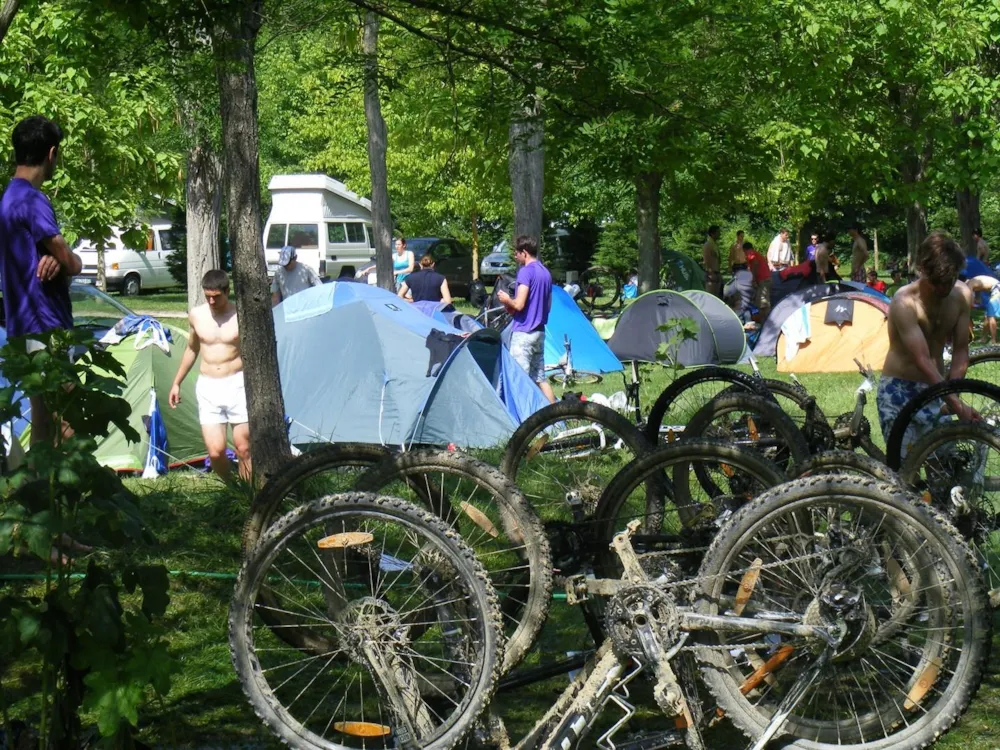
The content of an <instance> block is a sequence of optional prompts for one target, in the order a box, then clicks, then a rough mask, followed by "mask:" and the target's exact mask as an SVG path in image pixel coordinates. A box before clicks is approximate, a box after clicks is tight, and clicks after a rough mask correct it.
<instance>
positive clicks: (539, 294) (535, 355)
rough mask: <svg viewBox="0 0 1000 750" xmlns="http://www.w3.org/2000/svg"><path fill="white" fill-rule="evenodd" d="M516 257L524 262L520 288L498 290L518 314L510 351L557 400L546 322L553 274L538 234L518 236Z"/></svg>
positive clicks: (552, 399) (549, 396) (504, 302)
mask: <svg viewBox="0 0 1000 750" xmlns="http://www.w3.org/2000/svg"><path fill="white" fill-rule="evenodd" d="M514 259H515V260H516V261H517V264H518V265H519V266H520V268H519V269H518V271H517V290H516V291H515V292H514V296H513V297H511V296H510V295H509V294H507V293H506V292H504V291H500V292H499V293H498V294H497V299H498V300H499V301H500V304H501V305H503V306H504V307H505V308H507V312H509V313H510V314H511V315H512V316H513V317H514V323H513V325H512V326H511V337H510V353H511V356H512V357H514V361H515V362H517V363H518V364H519V365H520V366H521V368H522V369H523V370H524V371H525V372H526V373H528V375H530V376H531V379H532V380H534V381H535V382H536V383H538V387H539V388H541V389H542V393H544V394H545V398H547V399H548V400H549V402H550V403H553V404H554V403H555V401H556V396H555V394H554V393H553V392H552V386H550V385H549V381H548V380H547V379H546V377H545V324H546V323H548V322H549V309H550V308H551V307H552V274H550V273H549V269H547V268H546V267H545V266H543V265H542V263H541V261H540V260H538V243H537V242H536V241H535V238H534V237H528V236H526V235H521V236H520V237H518V238H517V239H516V240H514Z"/></svg>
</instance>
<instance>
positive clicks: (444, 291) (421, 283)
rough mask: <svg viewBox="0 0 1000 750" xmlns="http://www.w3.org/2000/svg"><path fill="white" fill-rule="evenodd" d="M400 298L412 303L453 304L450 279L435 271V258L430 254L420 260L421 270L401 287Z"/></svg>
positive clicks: (407, 278)
mask: <svg viewBox="0 0 1000 750" xmlns="http://www.w3.org/2000/svg"><path fill="white" fill-rule="evenodd" d="M398 294H399V296H400V297H402V298H403V299H405V300H408V301H410V302H444V303H445V304H446V305H450V304H451V290H450V289H448V279H446V278H445V277H444V276H443V275H441V274H439V273H438V272H437V271H435V270H434V258H433V256H431V255H430V254H429V253H428V254H427V255H424V256H423V257H422V258H421V259H420V268H419V270H417V271H414V272H413V273H411V274H410V275H409V276H407V277H406V280H405V281H404V282H402V283H401V284H400V285H399V292H398Z"/></svg>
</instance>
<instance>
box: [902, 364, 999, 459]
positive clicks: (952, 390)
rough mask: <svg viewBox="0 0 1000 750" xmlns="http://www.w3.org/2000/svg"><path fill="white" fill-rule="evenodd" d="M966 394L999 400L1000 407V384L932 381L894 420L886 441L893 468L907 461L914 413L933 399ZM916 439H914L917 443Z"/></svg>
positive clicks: (976, 381) (997, 404)
mask: <svg viewBox="0 0 1000 750" xmlns="http://www.w3.org/2000/svg"><path fill="white" fill-rule="evenodd" d="M962 394H966V395H972V396H980V397H983V398H985V399H987V400H989V401H992V402H994V403H995V404H996V408H997V409H998V410H1000V387H998V386H995V385H993V384H992V383H986V382H984V381H982V380H946V381H945V382H943V383H938V384H937V385H932V386H930V387H929V388H926V389H924V390H923V391H921V392H920V393H918V394H917V395H916V396H914V397H913V398H911V399H910V400H909V401H908V402H907V403H906V406H904V407H903V408H902V409H901V410H900V411H899V414H897V415H896V418H895V419H894V420H893V422H892V429H891V430H890V431H889V436H888V437H887V438H886V441H885V462H886V465H887V466H888V467H889V468H890V469H892V470H893V471H898V470H899V467H900V466H901V465H902V463H903V456H902V453H903V440H904V439H905V437H906V430H907V429H908V428H909V426H910V422H911V421H912V420H913V416H914V414H916V413H917V412H918V411H919V410H920V409H922V408H924V407H925V406H927V405H928V404H930V403H931V402H933V401H937V400H938V399H941V398H944V397H945V396H959V397H961V395H962ZM915 442H916V440H914V443H915Z"/></svg>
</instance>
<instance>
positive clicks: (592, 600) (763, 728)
mask: <svg viewBox="0 0 1000 750" xmlns="http://www.w3.org/2000/svg"><path fill="white" fill-rule="evenodd" d="M939 519H940V516H939V514H937V513H936V511H935V510H934V509H933V508H931V507H929V506H927V505H921V504H917V503H914V502H913V501H912V499H911V498H910V497H909V496H908V495H906V494H905V493H903V492H901V491H900V490H899V489H898V488H896V487H892V486H890V485H884V484H879V483H877V482H875V481H872V480H867V479H859V478H856V477H854V478H846V477H844V478H837V477H814V478H810V479H803V480H796V481H794V482H791V483H788V484H785V485H782V486H780V487H778V488H775V489H773V490H771V491H769V492H766V493H764V494H763V495H761V496H760V497H758V498H757V499H756V500H753V501H751V502H749V503H748V504H746V505H744V506H743V507H741V508H740V509H739V510H737V511H736V512H735V513H733V514H732V515H730V516H729V517H728V518H727V519H726V520H724V521H723V522H722V524H721V526H720V527H719V528H718V529H717V533H716V534H714V537H715V538H714V540H713V541H712V543H711V545H710V546H709V548H708V550H707V552H706V553H705V555H704V559H703V561H702V562H701V565H700V567H699V568H698V569H697V572H696V574H694V575H691V574H686V573H684V571H683V569H678V568H677V567H675V566H673V565H670V564H667V559H666V558H667V556H669V554H670V550H669V549H666V548H665V547H663V546H662V544H661V546H659V547H654V548H651V547H650V546H649V545H648V542H647V541H646V540H644V539H643V536H644V531H643V521H642V520H641V519H634V520H633V521H632V522H630V523H629V524H627V525H626V527H625V529H624V530H620V531H618V532H616V533H615V534H614V535H613V536H612V538H611V544H610V546H609V548H608V551H607V553H605V554H604V558H605V560H606V564H605V566H604V568H603V571H604V572H605V573H612V574H613V575H605V576H604V577H595V576H593V575H585V574H580V575H578V576H572V577H570V578H568V579H567V581H566V596H567V600H568V601H569V602H570V603H572V604H576V605H583V606H587V607H596V606H597V605H598V604H600V609H599V611H600V612H601V617H602V619H603V623H604V626H605V629H606V632H607V640H606V641H605V642H604V643H603V645H602V646H601V647H600V648H599V649H598V650H597V652H596V653H595V654H594V656H593V657H592V658H591V659H589V660H588V663H587V665H586V666H585V668H584V669H583V670H582V671H581V673H580V674H579V675H578V676H577V677H576V679H575V680H574V681H573V682H572V683H571V685H570V686H569V687H568V688H567V689H566V691H565V692H564V693H563V694H562V696H561V697H560V698H559V699H557V700H556V702H555V704H554V705H553V706H552V707H551V709H550V710H548V711H547V712H546V713H545V715H544V716H543V717H542V718H541V719H540V720H539V721H538V723H537V724H536V725H535V727H534V728H533V729H531V730H530V731H529V732H528V734H527V736H525V737H524V738H522V739H521V741H520V742H518V743H517V748H519V749H520V750H528V748H570V747H578V746H580V742H581V740H582V739H583V738H584V737H585V736H586V735H587V734H588V733H589V732H591V731H592V730H594V728H595V727H596V726H597V724H598V719H599V717H600V715H601V714H602V712H603V711H604V709H606V708H617V709H618V710H620V711H621V712H622V716H621V718H620V719H619V720H617V721H615V722H614V724H613V725H612V726H611V727H610V728H609V729H607V730H606V731H605V732H603V734H602V735H601V736H600V737H599V738H598V739H597V741H596V745H597V746H598V747H602V748H630V750H638V749H639V748H647V749H648V748H656V747H666V746H669V745H672V744H681V743H686V744H687V746H688V747H689V748H702V749H703V748H705V740H704V735H703V731H704V729H705V728H706V727H707V726H708V725H710V724H712V723H714V722H716V721H718V720H719V718H720V717H722V716H725V717H728V718H729V719H731V720H732V721H733V723H734V724H736V726H738V727H739V728H740V729H742V730H743V731H744V732H746V733H747V735H748V736H750V738H751V744H750V747H751V748H752V750H763V748H764V747H765V746H766V745H767V744H768V743H769V742H770V741H771V740H772V739H779V740H780V741H781V742H782V743H783V744H782V746H783V747H786V748H795V749H797V750H806V749H807V748H808V749H809V750H822V749H823V748H827V747H829V748H831V750H832V748H833V747H838V746H842V745H843V744H850V745H851V746H852V747H856V748H858V750H863V749H864V750H882V749H884V748H889V747H907V748H922V747H925V746H927V745H929V744H930V743H932V742H933V741H934V740H936V739H937V738H938V737H939V736H940V734H941V733H942V732H944V731H946V730H947V729H948V728H949V727H950V726H951V725H952V724H953V723H954V721H955V720H956V719H957V718H958V716H960V715H961V713H962V712H963V711H964V710H965V708H966V707H967V706H968V703H969V701H970V700H971V698H972V697H973V694H974V692H975V690H976V688H977V687H978V685H979V682H980V680H981V678H982V675H983V670H984V667H985V661H986V657H987V655H988V645H989V639H990V627H991V618H990V616H989V612H988V608H987V604H986V600H985V594H984V592H983V589H982V586H981V581H980V579H979V577H978V576H977V574H976V572H975V570H974V568H973V567H972V565H971V564H970V562H969V557H968V552H967V549H966V548H965V547H964V545H963V544H962V542H961V540H960V539H959V538H957V535H956V533H955V532H954V530H953V529H951V528H950V527H949V526H947V525H946V524H942V523H940V520H939ZM678 551H680V550H678ZM265 585H266V586H268V587H270V588H274V589H278V590H280V592H281V594H282V596H283V599H282V601H283V602H284V607H285V608H286V609H287V611H288V612H289V613H291V615H290V616H294V617H295V618H297V619H298V624H297V627H299V628H301V629H303V630H304V631H305V632H306V633H309V634H311V635H312V639H311V642H310V646H309V647H308V648H301V649H289V648H287V647H286V646H285V645H284V642H283V641H281V640H279V639H276V638H275V637H274V633H273V631H272V629H271V628H270V627H269V626H268V625H267V624H266V623H262V622H261V620H260V618H259V613H258V612H257V609H258V597H257V593H258V592H259V590H260V588H261V587H262V586H265ZM265 606H268V605H265ZM499 620H500V617H499V614H498V612H497V599H496V595H495V593H493V591H492V589H491V587H490V586H489V584H488V581H487V580H486V576H485V572H484V571H483V570H482V568H481V567H480V566H479V565H478V563H477V562H476V560H475V556H474V554H473V553H472V550H471V549H470V548H469V547H468V545H466V544H464V543H463V542H462V541H461V540H460V539H458V538H457V537H456V536H454V535H453V534H451V533H450V532H449V530H448V529H447V527H446V526H445V525H444V524H443V523H442V522H441V521H440V520H438V519H436V518H435V517H434V516H433V515H431V514H429V513H426V512H422V511H419V510H418V509H417V508H416V507H415V506H411V505H409V504H407V503H405V502H402V501H400V500H398V499H394V498H386V497H376V496H372V495H364V494H361V493H348V494H346V495H335V496H331V497H327V498H322V499H319V500H316V501H313V502H312V503H309V504H308V505H305V506H302V507H300V508H298V509H296V510H295V511H292V512H291V513H289V514H288V515H287V516H285V517H283V518H282V519H281V520H279V521H277V522H276V523H275V524H274V525H273V526H272V527H271V528H270V529H269V530H268V531H267V532H266V533H265V535H264V536H263V537H262V538H261V540H260V543H259V544H258V545H257V546H256V547H255V548H254V550H253V552H252V554H251V556H250V557H249V558H248V559H247V561H246V562H245V564H244V567H243V569H242V570H241V572H240V575H239V578H238V581H237V587H236V591H235V592H234V597H233V602H232V606H231V609H230V644H231V650H232V654H233V660H234V665H235V666H236V669H237V673H238V675H239V678H240V682H241V684H242V686H243V688H244V690H245V692H246V693H247V695H248V697H249V699H250V701H251V704H252V705H253V707H254V709H255V710H256V711H257V713H258V715H260V716H261V718H262V719H264V721H265V722H266V723H267V724H268V725H269V726H270V727H271V729H272V730H273V731H274V732H275V733H276V734H278V735H279V736H280V737H281V738H282V739H284V740H285V741H286V742H289V743H290V744H292V745H293V746H295V747H301V748H320V747H322V748H327V749H329V748H359V747H361V748H407V749H410V748H418V747H429V748H434V750H439V749H441V748H450V747H454V746H455V745H456V744H458V743H460V742H462V739H463V737H465V738H466V739H465V743H466V744H465V746H467V747H469V746H474V747H487V746H490V744H491V743H494V742H496V743H499V744H502V743H503V741H504V739H505V738H504V734H505V731H504V728H503V727H502V725H498V724H497V723H496V722H493V721H491V722H482V721H480V722H478V723H477V722H476V719H477V717H478V716H479V714H480V713H481V711H482V710H483V708H484V707H485V706H486V704H487V703H488V701H489V698H490V696H491V694H492V691H493V689H494V686H495V683H496V677H497V674H498V665H499V664H500V663H501V661H502V655H501V652H502V640H501V638H500V637H499V631H500V623H499ZM698 671H701V674H702V678H703V679H704V681H705V685H706V687H707V688H708V693H707V695H702V693H701V691H700V690H699V687H698V684H697V681H696V674H697V672H698ZM642 682H645V683H647V684H650V685H651V686H652V698H653V701H654V702H655V703H656V705H657V707H658V708H659V709H660V711H662V712H663V713H664V714H666V715H667V716H669V717H673V722H674V724H673V726H672V727H670V728H668V729H657V730H653V731H646V732H643V733H641V734H639V735H638V736H634V737H631V738H628V737H626V738H622V737H620V736H619V735H621V733H622V732H623V730H624V728H625V725H626V724H627V722H628V719H629V718H630V717H631V716H632V715H633V714H634V713H635V706H634V705H633V701H635V700H636V697H635V696H637V695H641V694H642V692H644V691H640V692H637V693H635V694H634V695H633V694H632V693H630V687H635V686H637V685H639V684H640V683H642ZM470 732H474V734H471V735H470V734H469V733H470Z"/></svg>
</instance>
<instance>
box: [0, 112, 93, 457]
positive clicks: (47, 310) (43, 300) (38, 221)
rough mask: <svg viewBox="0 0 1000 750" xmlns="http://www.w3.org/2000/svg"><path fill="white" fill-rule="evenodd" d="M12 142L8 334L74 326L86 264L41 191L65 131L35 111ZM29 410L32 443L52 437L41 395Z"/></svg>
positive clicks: (5, 276) (3, 262) (0, 234)
mask: <svg viewBox="0 0 1000 750" xmlns="http://www.w3.org/2000/svg"><path fill="white" fill-rule="evenodd" d="M11 140H12V141H13V144H14V161H15V163H16V165H17V167H16V169H15V171H14V177H13V179H12V180H11V181H10V182H9V183H8V184H7V189H6V190H5V191H4V194H3V198H0V288H2V289H3V307H4V313H5V315H6V320H7V323H6V324H7V335H8V337H14V336H28V335H33V334H34V335H38V334H44V333H46V332H47V331H51V330H52V329H55V328H72V327H73V311H72V308H71V307H70V300H69V283H70V280H71V277H73V276H76V275H77V274H78V273H80V271H81V269H82V263H81V262H80V258H79V256H78V255H76V254H75V253H73V252H72V251H71V250H70V249H69V245H67V244H66V240H65V239H63V236H62V233H61V232H60V231H59V224H58V223H57V222H56V217H55V213H54V212H53V210H52V204H51V203H49V199H48V198H46V197H45V194H44V193H42V191H41V190H39V188H40V187H41V186H42V183H44V182H45V181H46V180H48V179H50V178H51V177H52V173H53V172H54V171H55V167H56V161H57V160H58V158H59V143H60V142H61V141H62V130H60V128H59V126H58V125H56V124H55V123H54V122H52V121H51V120H48V119H46V118H44V117H41V116H38V115H36V116H34V117H29V118H27V119H26V120H22V121H21V122H19V123H18V124H17V125H16V126H15V127H14V135H13V137H12V139H11ZM43 348H45V343H44V342H43V341H39V340H32V339H29V341H28V351H29V352H34V351H39V350H41V349H43ZM31 413H32V429H31V438H32V442H38V441H41V440H51V439H52V438H53V437H54V435H53V429H52V420H51V418H50V417H49V416H48V410H47V409H46V408H45V406H44V404H42V402H41V399H40V398H37V397H32V398H31Z"/></svg>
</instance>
